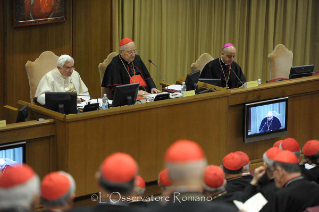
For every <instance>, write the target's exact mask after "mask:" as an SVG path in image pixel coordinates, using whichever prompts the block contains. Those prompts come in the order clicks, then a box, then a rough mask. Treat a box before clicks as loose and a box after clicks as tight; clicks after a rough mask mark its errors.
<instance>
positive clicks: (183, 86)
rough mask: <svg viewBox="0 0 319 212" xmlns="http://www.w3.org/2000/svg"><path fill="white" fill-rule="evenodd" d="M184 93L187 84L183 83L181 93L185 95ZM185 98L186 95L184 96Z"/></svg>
mask: <svg viewBox="0 0 319 212" xmlns="http://www.w3.org/2000/svg"><path fill="white" fill-rule="evenodd" d="M184 91H186V85H185V82H183V84H182V90H181V93H182V94H183V93H184ZM183 96H184V95H183Z"/></svg>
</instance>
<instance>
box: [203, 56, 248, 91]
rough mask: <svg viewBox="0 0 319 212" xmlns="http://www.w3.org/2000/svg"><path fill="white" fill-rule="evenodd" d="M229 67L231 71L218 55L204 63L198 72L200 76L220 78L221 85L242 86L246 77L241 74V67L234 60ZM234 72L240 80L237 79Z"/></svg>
mask: <svg viewBox="0 0 319 212" xmlns="http://www.w3.org/2000/svg"><path fill="white" fill-rule="evenodd" d="M230 68H231V70H232V71H231V70H230V69H229V66H226V65H225V63H223V61H222V60H221V58H220V57H219V58H217V59H215V60H212V61H210V62H209V63H207V64H206V65H205V67H204V69H203V71H202V72H201V74H200V78H207V79H221V87H229V88H238V87H240V86H242V83H245V82H246V77H245V75H244V74H243V72H242V70H241V67H240V66H239V65H238V64H237V63H236V62H232V64H231V66H230ZM234 72H235V73H236V75H237V76H238V78H239V79H240V80H238V78H237V77H236V76H235V74H234ZM228 78H229V80H228V85H226V79H228Z"/></svg>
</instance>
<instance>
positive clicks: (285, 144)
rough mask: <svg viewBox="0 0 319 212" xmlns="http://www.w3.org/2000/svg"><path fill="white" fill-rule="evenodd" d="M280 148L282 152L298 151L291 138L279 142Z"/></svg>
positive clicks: (297, 146)
mask: <svg viewBox="0 0 319 212" xmlns="http://www.w3.org/2000/svg"><path fill="white" fill-rule="evenodd" d="M281 147H282V148H283V149H284V150H289V151H291V152H297V151H299V150H300V145H299V143H298V142H297V141H296V140H295V139H293V138H286V139H285V140H283V141H282V142H281Z"/></svg>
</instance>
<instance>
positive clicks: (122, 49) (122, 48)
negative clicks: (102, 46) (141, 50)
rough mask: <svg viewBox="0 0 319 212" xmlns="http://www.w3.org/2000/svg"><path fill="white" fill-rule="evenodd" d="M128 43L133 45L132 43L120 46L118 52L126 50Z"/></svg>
mask: <svg viewBox="0 0 319 212" xmlns="http://www.w3.org/2000/svg"><path fill="white" fill-rule="evenodd" d="M130 43H134V41H132V42H129V43H127V44H125V45H123V46H121V47H120V50H121V51H125V48H126V47H127V45H129V44H130ZM134 44H135V43H134Z"/></svg>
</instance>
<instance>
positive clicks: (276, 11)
mask: <svg viewBox="0 0 319 212" xmlns="http://www.w3.org/2000/svg"><path fill="white" fill-rule="evenodd" d="M313 1H314V0H289V1H287V0H112V13H113V14H112V17H113V19H112V29H113V31H112V36H113V38H112V41H113V51H118V44H119V41H120V40H121V39H122V38H123V37H129V38H132V39H133V40H134V41H135V43H136V48H137V49H138V54H139V55H140V56H141V58H142V59H143V61H144V63H145V64H146V66H147V68H148V69H149V71H150V73H151V75H152V77H153V79H154V81H155V83H156V84H157V86H159V83H160V82H161V81H162V80H161V78H160V76H159V74H158V73H157V71H156V68H155V67H153V66H151V65H150V64H149V63H148V62H147V60H148V59H151V60H152V61H153V62H154V63H155V64H157V65H158V66H159V68H160V69H161V71H162V72H163V75H164V77H165V79H166V81H167V82H169V83H175V80H176V79H178V78H179V77H180V76H186V74H187V73H190V72H191V69H190V65H191V64H192V63H193V62H195V61H196V60H197V58H198V57H199V56H200V55H201V54H203V53H209V54H211V55H212V56H213V57H214V58H217V57H219V56H220V54H221V48H222V46H223V44H224V43H228V42H230V43H233V44H234V45H235V46H236V48H237V54H236V57H235V61H236V62H237V63H238V64H239V65H240V66H241V67H242V69H243V72H244V74H245V75H246V78H247V80H248V81H251V80H257V79H258V78H260V79H262V81H263V82H265V81H266V80H269V65H268V54H270V53H271V52H272V51H273V49H274V47H275V46H276V45H277V44H280V43H282V44H284V45H285V46H286V47H287V48H288V49H289V50H292V52H293V53H294V59H293V64H294V65H304V64H309V63H310V58H311V55H310V52H311V33H314V32H315V30H314V29H312V28H311V26H313V23H312V19H313V18H312V17H314V16H313V15H312V13H313V12H314V11H315V10H313V9H312V5H313Z"/></svg>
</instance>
